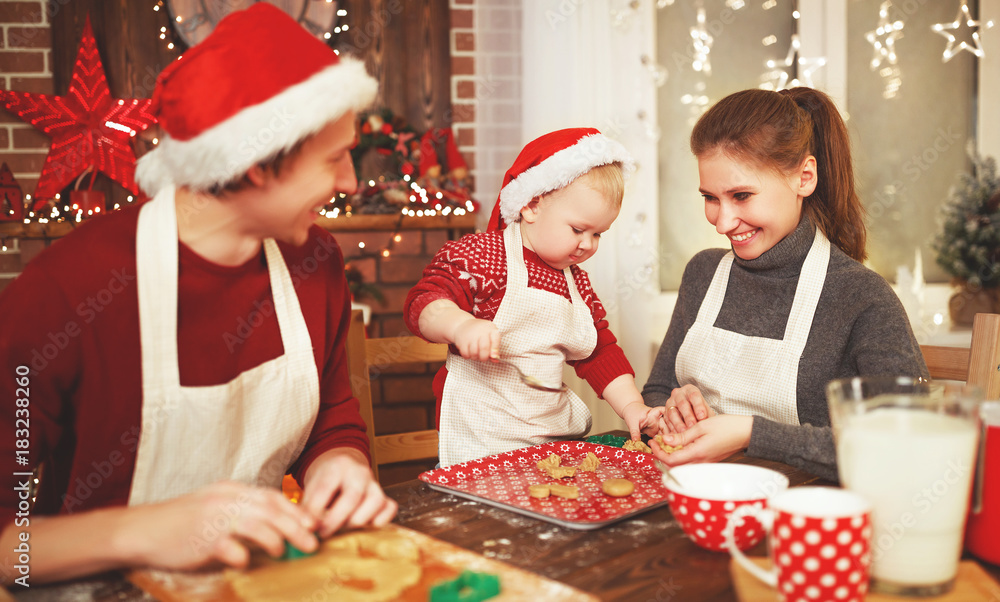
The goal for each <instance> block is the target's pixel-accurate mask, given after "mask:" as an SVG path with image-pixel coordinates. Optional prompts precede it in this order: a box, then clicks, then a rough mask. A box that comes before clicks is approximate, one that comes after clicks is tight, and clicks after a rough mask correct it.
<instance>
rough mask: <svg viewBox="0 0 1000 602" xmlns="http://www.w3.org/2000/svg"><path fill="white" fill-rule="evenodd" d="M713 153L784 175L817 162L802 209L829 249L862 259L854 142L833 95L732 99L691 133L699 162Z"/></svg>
mask: <svg viewBox="0 0 1000 602" xmlns="http://www.w3.org/2000/svg"><path fill="white" fill-rule="evenodd" d="M715 150H718V151H720V152H722V153H724V154H725V155H726V156H729V157H732V158H733V159H737V160H740V161H745V162H748V163H750V164H753V165H757V166H760V167H763V168H765V169H772V170H774V171H776V172H778V173H780V174H783V175H784V174H789V173H791V172H793V171H794V170H796V169H798V168H799V167H800V166H801V165H802V162H803V161H805V159H806V157H808V156H809V155H813V156H814V157H816V171H817V183H816V190H815V191H814V192H813V193H812V194H811V195H809V196H808V197H807V198H806V202H805V203H803V210H804V211H805V212H806V214H807V215H808V216H809V217H810V218H811V219H812V221H813V223H815V224H816V226H817V227H818V228H819V229H820V230H821V231H822V232H823V234H825V235H826V237H827V238H828V239H830V242H832V243H833V244H835V245H837V246H838V247H840V249H841V250H842V251H843V252H844V253H846V254H847V255H849V256H850V257H852V258H854V259H856V260H858V261H864V260H865V257H867V255H868V253H867V251H866V249H865V222H864V214H865V211H864V207H862V206H861V201H860V199H859V198H858V195H857V192H856V191H855V190H854V168H853V167H852V165H851V144H850V138H849V137H848V134H847V126H846V125H844V120H843V119H841V118H840V113H839V112H838V111H837V107H836V106H835V105H834V104H833V101H832V100H831V99H830V97H829V96H827V95H826V94H824V93H823V92H820V91H818V90H814V89H812V88H792V89H790V90H782V91H781V92H772V91H769V90H756V89H754V90H743V91H742V92H736V93H735V94H730V95H729V96H727V97H725V98H723V99H722V100H720V101H719V102H718V103H716V104H715V106H713V107H712V108H711V109H709V110H708V111H707V112H706V113H705V114H704V115H702V116H701V119H699V120H698V123H697V124H695V126H694V130H693V131H692V132H691V151H692V152H693V153H694V154H695V156H698V157H700V156H702V155H704V154H706V153H709V152H712V151H715Z"/></svg>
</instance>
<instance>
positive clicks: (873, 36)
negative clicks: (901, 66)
mask: <svg viewBox="0 0 1000 602" xmlns="http://www.w3.org/2000/svg"><path fill="white" fill-rule="evenodd" d="M890 8H892V2H890V1H889V0H886V1H885V2H883V3H882V5H881V6H879V8H878V26H877V27H876V28H875V30H874V31H869V32H868V33H866V34H865V39H866V40H868V43H869V44H871V45H872V48H873V49H874V54H873V55H872V62H871V69H872V71H874V70H875V69H878V68H879V67H880V66H882V61H886V62H888V63H889V64H890V65H895V64H896V40H898V39H899V38H901V37H903V22H902V21H889V9H890Z"/></svg>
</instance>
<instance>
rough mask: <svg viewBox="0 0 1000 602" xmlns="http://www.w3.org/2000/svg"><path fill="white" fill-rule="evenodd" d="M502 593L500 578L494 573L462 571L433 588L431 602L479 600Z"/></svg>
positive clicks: (473, 601)
mask: <svg viewBox="0 0 1000 602" xmlns="http://www.w3.org/2000/svg"><path fill="white" fill-rule="evenodd" d="M498 595H500V578H499V577H497V576H496V575H494V574H492V573H475V572H473V571H462V574H461V575H459V576H458V577H457V578H455V579H451V580H449V581H442V582H441V583H438V584H437V585H435V586H433V587H432V588H431V600H430V602H479V601H480V600H489V599H490V598H492V597H493V596H498Z"/></svg>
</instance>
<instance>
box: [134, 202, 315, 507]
mask: <svg viewBox="0 0 1000 602" xmlns="http://www.w3.org/2000/svg"><path fill="white" fill-rule="evenodd" d="M264 251H265V256H266V259H267V269H268V274H269V275H270V279H271V295H272V297H273V299H274V308H275V315H276V316H277V319H278V327H279V329H280V332H281V341H282V345H283V346H284V355H282V356H280V357H277V358H274V359H272V360H269V361H267V362H265V363H263V364H261V365H260V366H257V367H255V368H253V369H251V370H247V371H246V372H243V373H242V374H240V375H239V376H237V377H236V378H235V379H233V380H231V381H229V382H227V383H224V384H221V385H213V386H208V387H182V386H181V384H180V368H179V366H178V362H177V281H178V240H177V215H176V213H175V208H174V189H173V188H168V189H166V190H164V191H162V192H161V193H160V194H158V195H157V196H156V198H155V199H153V200H152V201H150V202H149V203H147V204H146V205H145V206H143V207H142V209H141V210H140V212H139V224H138V230H137V235H136V263H137V283H138V294H139V330H140V338H141V345H142V346H141V349H142V432H141V434H140V436H139V448H138V450H137V452H136V459H135V472H134V474H133V475H132V488H131V491H130V493H129V504H130V505H136V504H146V503H152V502H158V501H162V500H167V499H171V498H175V497H177V496H180V495H184V494H186V493H190V492H192V491H194V490H196V489H198V488H200V487H203V486H205V485H208V484H211V483H215V482H217V481H222V480H233V481H238V482H241V483H245V484H248V485H259V486H268V487H278V486H280V484H281V479H282V477H283V476H284V474H285V471H286V470H287V468H288V466H289V465H290V464H291V463H292V462H293V461H294V460H295V459H296V458H297V457H298V455H299V454H300V453H301V452H302V449H303V448H304V447H305V443H306V440H307V439H308V437H309V433H310V431H311V430H312V425H313V422H314V421H315V419H316V414H317V412H318V410H319V374H318V372H317V369H316V361H315V359H314V358H313V349H312V340H311V338H310V336H309V330H308V329H307V327H306V322H305V319H304V318H303V316H302V311H301V309H300V308H299V300H298V296H297V295H296V293H295V289H294V288H293V286H292V279H291V277H290V276H289V274H288V267H287V266H286V265H285V261H284V258H283V257H282V256H281V251H280V250H279V249H278V245H277V243H275V242H274V240H273V239H266V240H265V241H264ZM206 310H208V311H211V308H206Z"/></svg>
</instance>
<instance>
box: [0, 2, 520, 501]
mask: <svg viewBox="0 0 1000 602" xmlns="http://www.w3.org/2000/svg"><path fill="white" fill-rule="evenodd" d="M507 4H508V3H507V2H505V1H504V0H487V1H484V2H474V1H473V0H450V18H451V27H452V33H451V53H452V58H451V69H452V82H451V84H452V88H451V90H452V93H451V94H452V103H453V123H452V126H453V128H454V131H455V136H456V141H457V143H458V145H459V150H460V151H461V152H462V154H463V156H464V157H465V159H466V161H467V162H468V164H469V168H470V170H471V171H472V174H473V177H474V179H475V183H476V188H475V192H474V194H475V198H477V199H479V200H480V201H482V202H483V205H484V215H483V216H481V217H480V223H481V224H482V225H485V223H486V219H487V217H488V211H489V209H490V208H491V207H492V204H493V201H494V199H495V198H496V195H497V190H498V188H499V183H500V179H501V177H502V175H503V172H504V171H506V169H507V167H509V164H510V163H511V162H512V161H513V158H514V157H515V156H516V154H517V152H518V150H520V149H519V144H520V141H519V140H518V137H519V134H520V112H519V100H520V89H519V77H520V54H519V50H518V51H517V52H515V51H512V50H511V48H519V47H520V40H519V38H518V37H517V36H518V34H517V31H518V30H519V29H520V8H519V7H514V8H510V7H508V6H507ZM43 5H44V3H43V2H42V1H41V0H32V1H10V0H0V85H2V86H3V87H4V88H6V89H14V90H23V91H30V92H44V93H50V94H51V93H54V90H53V89H52V72H51V67H50V54H51V40H50V35H49V26H48V20H47V17H46V15H45V13H44V11H43V10H42V7H43ZM487 26H489V27H488V29H489V33H488V34H487V33H485V32H484V29H486V28H487ZM478 40H482V44H479V43H477V42H478ZM508 46H509V47H508ZM515 80H516V81H515ZM484 123H485V124H488V126H487V127H486V129H485V130H484V131H486V135H484V136H478V135H477V131H479V130H482V129H483V127H484V125H483V124H484ZM48 145H49V140H48V138H47V137H45V136H44V135H42V134H40V133H38V132H37V131H36V130H35V129H34V128H32V127H31V126H30V125H28V124H25V123H24V122H22V121H21V120H20V119H18V118H17V117H16V116H13V115H10V114H8V113H7V112H5V111H3V110H0V160H3V161H6V162H7V163H8V165H9V166H10V168H11V170H12V171H13V172H14V176H15V177H16V178H17V180H18V182H19V183H20V185H21V187H22V189H23V190H25V191H26V192H28V193H30V192H31V191H32V190H34V187H35V183H36V182H37V179H38V173H39V172H40V170H41V166H42V163H43V162H44V160H45V156H46V155H47V153H48ZM481 157H484V158H485V161H484V162H481V161H480V158H481ZM464 233H465V232H461V231H452V230H443V229H442V230H409V231H404V232H401V233H400V236H401V239H400V240H399V241H398V242H394V243H393V249H392V253H391V255H390V256H389V257H382V256H381V255H380V254H379V250H381V249H382V248H384V247H385V246H386V245H387V243H388V237H389V236H391V235H392V233H391V232H334V236H335V237H336V238H337V240H338V242H339V243H340V245H341V247H342V248H343V249H344V254H345V256H346V258H347V259H348V260H350V261H351V263H353V264H354V265H355V266H357V267H358V269H359V270H360V271H361V272H362V274H363V275H364V278H365V280H366V281H367V282H372V283H375V284H376V286H378V287H379V288H380V289H381V290H382V292H383V293H384V294H385V297H386V304H385V305H384V306H382V305H379V304H378V303H374V302H369V303H370V304H371V305H372V309H373V318H372V323H371V325H370V327H369V334H370V336H383V337H384V336H394V335H397V334H401V333H404V334H405V333H407V332H408V331H407V330H406V327H405V325H404V324H403V317H402V305H403V300H404V298H405V297H406V293H407V292H408V291H409V289H410V287H412V286H413V284H414V283H415V282H416V280H417V279H419V277H420V274H421V272H422V270H423V268H424V266H426V265H427V263H428V262H429V261H430V259H431V258H432V257H433V256H434V254H435V253H436V252H437V251H438V250H439V249H440V248H441V246H442V245H443V244H444V243H445V242H446V241H447V240H448V239H449V238H450V237H457V236H460V235H461V234H464ZM362 242H363V243H365V247H364V249H362V248H361V247H360V246H359V243H362ZM7 244H8V247H9V249H8V251H7V252H3V251H0V290H2V289H3V287H4V286H6V284H7V283H8V282H10V280H11V279H12V278H13V277H14V275H16V274H17V273H19V272H20V271H21V269H22V267H23V265H24V264H26V263H27V262H28V261H29V260H30V259H31V258H32V257H34V256H35V255H37V254H38V252H40V251H41V250H42V249H43V248H44V247H45V246H46V244H47V242H46V241H41V240H29V239H25V240H20V241H10V240H8V241H7ZM436 369H437V366H413V367H410V368H406V369H400V370H397V371H395V372H391V373H385V374H382V375H380V376H379V378H378V379H376V380H375V381H373V383H372V397H373V403H374V413H375V425H376V432H377V433H378V434H389V433H395V432H401V431H410V430H420V429H425V428H433V425H434V396H433V393H432V392H431V381H432V378H433V375H434V372H436ZM432 467H433V463H432V464H431V465H427V464H426V463H415V464H404V465H397V466H389V467H384V468H383V469H382V480H383V482H385V483H393V482H398V481H401V480H405V479H409V478H413V477H415V476H416V475H417V474H419V472H421V471H422V470H426V469H427V468H432Z"/></svg>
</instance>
